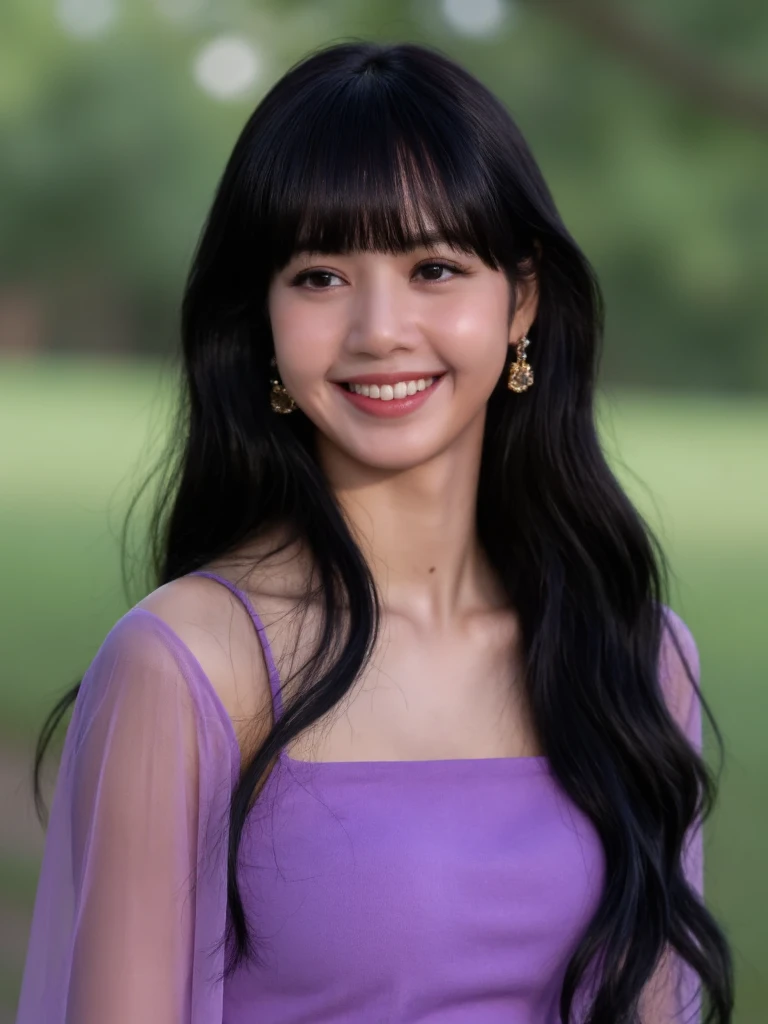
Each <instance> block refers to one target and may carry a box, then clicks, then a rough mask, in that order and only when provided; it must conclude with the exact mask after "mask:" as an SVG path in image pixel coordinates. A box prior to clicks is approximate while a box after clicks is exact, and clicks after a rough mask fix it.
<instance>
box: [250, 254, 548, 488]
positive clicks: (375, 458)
mask: <svg viewBox="0 0 768 1024" xmlns="http://www.w3.org/2000/svg"><path fill="white" fill-rule="evenodd" d="M510 294H511V293H510V285H509V282H508V280H507V278H506V276H505V274H504V273H503V272H502V271H500V270H499V271H495V270H492V269H491V268H490V267H488V266H487V265H486V264H484V263H483V262H482V261H481V260H480V259H479V257H477V256H474V255H467V254H466V253H462V252H461V251H460V250H454V249H452V248H451V247H449V246H448V245H447V244H445V243H443V242H441V241H437V242H435V243H434V245H433V247H431V248H430V249H415V250H413V251H412V252H410V253H407V254H405V255H392V254H389V253H382V252H353V253H348V254H345V255H328V254H322V255H321V254H313V253H300V254H297V255H296V256H295V257H294V258H293V259H292V260H291V262H290V263H289V264H288V265H287V266H286V267H284V268H283V270H282V271H280V272H279V273H278V274H276V275H275V277H274V278H273V280H272V282H271V284H270V289H269V294H268V310H269V316H270V320H271V325H272V332H273V338H274V344H275V354H276V358H277V366H278V370H279V372H280V376H281V378H282V381H283V384H284V385H285V387H286V388H287V390H288V392H289V393H290V394H291V395H292V396H293V398H294V400H295V401H296V403H297V405H298V406H299V407H300V408H301V409H302V410H303V412H304V413H305V414H306V415H307V416H308V417H309V419H310V420H311V421H312V422H313V423H314V424H315V426H316V427H317V429H318V430H319V431H320V432H321V433H322V434H323V435H324V438H325V442H324V445H327V444H330V445H331V446H332V447H334V448H336V449H338V450H340V451H341V452H343V453H345V454H346V455H347V456H348V457H351V458H353V459H355V460H357V461H359V462H361V463H364V464H366V465H368V466H370V467H371V468H377V469H381V470H402V469H407V468H410V467H413V466H416V465H419V464H421V463H423V462H426V461H427V460H428V459H430V458H431V457H433V456H435V455H437V454H438V453H440V452H442V451H445V450H446V449H447V448H449V447H450V446H451V445H452V444H454V443H456V442H457V441H458V440H459V438H461V437H462V436H463V435H466V433H467V431H474V430H476V431H478V433H479V435H480V436H482V429H483V426H484V422H485V407H486V402H487V400H488V397H489V396H490V394H491V391H492V390H493V388H494V386H495V385H496V382H497V381H498V379H499V375H500V374H501V373H502V371H503V370H504V368H505V365H506V363H507V361H508V351H509V350H508V345H509V344H510V343H516V342H517V341H519V339H520V338H521V337H522V336H523V335H524V334H525V333H526V332H527V330H528V328H529V327H530V325H531V323H532V322H533V320H534V317H535V311H536V289H535V283H534V282H533V281H531V282H529V283H528V284H525V283H522V284H521V285H519V286H518V304H517V310H516V314H515V317H514V321H513V322H512V323H511V324H510V321H509V311H510ZM513 351H514V350H513ZM430 380H431V383H430ZM350 384H352V385H355V386H354V387H352V388H350ZM366 392H367V393H366ZM512 397H513V396H512V393H511V392H510V400H512Z"/></svg>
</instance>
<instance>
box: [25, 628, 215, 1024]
mask: <svg viewBox="0 0 768 1024" xmlns="http://www.w3.org/2000/svg"><path fill="white" fill-rule="evenodd" d="M204 684H205V677H203V676H202V672H201V670H200V668H199V665H197V663H196V662H195V660H194V658H192V657H191V656H190V655H189V652H188V650H187V649H186V648H184V646H183V645H182V644H181V642H180V641H179V640H178V638H177V637H175V634H174V633H173V632H172V631H171V630H170V629H169V628H168V627H167V626H165V624H164V623H162V622H161V621H160V620H159V619H157V618H156V617H155V616H152V615H150V614H149V613H147V612H144V611H142V610H140V609H139V610H136V609H134V610H133V611H132V612H129V613H128V615H127V616H125V617H124V618H123V619H121V620H120V622H118V623H117V625H116V626H115V627H114V628H113V629H112V631H111V632H110V634H109V635H108V636H107V638H106V640H105V641H104V643H103V644H102V647H101V648H100V650H99V652H98V653H97V655H96V657H95V659H94V661H93V663H92V664H91V666H90V668H89V669H88V672H87V673H86V675H85V677H84V679H83V683H82V685H81V688H80V693H79V694H78V699H77V703H76V705H75V710H74V712H73V716H72V722H71V724H70V727H69V730H68V733H67V737H66V742H65V746H64V751H63V755H62V762H61V767H60V770H59V777H58V780H57V784H56V791H55V794H54V800H53V804H52V808H51V818H50V823H49V827H48V834H47V836H46V845H45V852H44V858H43V865H42V870H41V874H40V879H39V882H38V890H37V895H36V901H35V911H34V916H33V922H32V930H31V934H30V941H29V947H28V951H27V961H26V965H25V973H24V979H23V984H22V992H21V1000H20V1004H19V1012H18V1017H17V1024H40V1022H42V1021H45V1022H46V1024H103V1022H105V1021H109V1022H110V1024H217V1022H220V1021H221V1019H222V1018H221V1012H222V1011H221V1002H222V988H221V982H220V980H217V974H218V973H219V972H220V971H221V970H222V968H223V944H221V948H220V949H219V950H218V951H216V947H217V944H218V943H219V940H221V939H222V937H223V933H224V926H225V911H226V849H227V846H226V827H227V815H228V810H229V796H230V791H231V785H232V781H233V771H234V770H235V769H234V768H233V764H234V761H233V758H234V737H233V734H231V730H228V728H227V721H226V716H225V714H224V712H223V709H222V708H221V706H220V705H219V704H217V702H216V700H215V698H214V696H213V693H212V690H211V689H210V687H209V688H208V689H206V687H205V685H204Z"/></svg>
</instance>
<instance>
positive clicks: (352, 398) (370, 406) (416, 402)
mask: <svg viewBox="0 0 768 1024" xmlns="http://www.w3.org/2000/svg"><path fill="white" fill-rule="evenodd" d="M378 376H385V375H383V374H379V375H378ZM426 376H427V377H429V376H432V375H431V374H427V375H426ZM368 379H369V378H366V380H365V381H360V382H359V383H361V384H363V383H367V382H368ZM412 379H413V378H407V377H406V378H404V377H397V378H395V383H397V381H398V380H412ZM416 379H418V378H416ZM442 379H443V378H442V377H439V378H438V379H437V380H435V381H433V382H432V384H430V386H429V387H428V388H425V389H424V390H423V391H417V392H416V394H415V395H406V397H405V398H393V399H391V400H390V401H388V402H383V401H382V400H381V399H380V398H369V397H368V395H358V394H357V392H356V391H347V389H346V388H345V387H343V386H342V385H341V384H336V383H334V387H336V388H338V390H339V391H340V392H341V394H342V395H343V396H344V397H345V398H346V399H347V401H349V402H351V403H352V405H354V406H355V408H357V409H360V411H361V412H367V413H368V414H369V415H370V416H378V417H380V418H381V419H393V418H394V417H397V416H405V415H407V414H408V413H411V412H415V410H416V409H418V408H419V407H420V406H422V405H423V404H424V403H425V402H426V401H427V399H428V398H429V397H430V395H431V394H432V392H433V391H436V390H437V388H439V387H440V381H441V380H442ZM353 383H355V384H357V383H358V381H353ZM371 383H373V384H375V383H377V381H375V380H373V379H371ZM383 383H384V384H389V383H391V380H385V381H383Z"/></svg>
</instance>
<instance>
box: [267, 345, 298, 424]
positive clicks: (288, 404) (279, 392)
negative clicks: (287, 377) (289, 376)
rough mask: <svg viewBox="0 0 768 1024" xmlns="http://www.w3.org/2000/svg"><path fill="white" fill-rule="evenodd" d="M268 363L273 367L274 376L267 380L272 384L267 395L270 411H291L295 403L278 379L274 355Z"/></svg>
mask: <svg viewBox="0 0 768 1024" xmlns="http://www.w3.org/2000/svg"><path fill="white" fill-rule="evenodd" d="M269 365H270V366H272V367H275V376H274V378H273V379H272V380H270V382H269V383H270V384H271V385H272V391H271V393H270V396H269V404H270V405H271V406H272V411H273V412H293V410H294V409H295V408H296V403H295V402H294V400H293V398H292V397H291V396H290V395H289V394H288V392H287V391H286V389H285V386H284V385H283V384H282V383H281V381H280V375H279V374H278V372H277V360H276V359H275V357H274V356H272V358H271V359H270V361H269Z"/></svg>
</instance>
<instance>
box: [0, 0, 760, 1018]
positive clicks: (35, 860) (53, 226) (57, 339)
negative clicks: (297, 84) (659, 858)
mask: <svg viewBox="0 0 768 1024" xmlns="http://www.w3.org/2000/svg"><path fill="white" fill-rule="evenodd" d="M349 38H367V39H382V40H392V41H405V40H410V41H416V42H426V43H429V44H432V45H434V46H437V47H439V48H440V49H442V50H444V51H445V52H447V53H448V54H450V55H451V56H453V57H455V58H457V59H458V60H460V61H461V62H462V63H464V64H465V66H467V67H468V68H469V69H470V70H471V71H473V72H475V73H476V74H477V75H478V76H479V77H480V78H481V79H482V80H483V81H484V82H485V83H486V84H487V85H489V86H490V87H491V88H492V89H493V90H494V91H495V92H497V94H498V95H500V96H501V97H502V99H503V100H504V101H505V102H506V104H507V105H508V107H509V109H510V110H511V112H512V114H513V116H514V117H515V119H516V120H517V122H518V123H519V125H520V127H521V129H522V130H523V132H524V134H525V135H526V137H527V139H528V140H529V142H530V144H531V147H532V149H533V151H534V154H535V155H536V157H537V159H538V160H539V162H540V164H541V166H542V169H543V172H544V174H545V177H546V178H547V180H548V182H549V184H550V187H551V189H552V191H553V193H554V196H555V199H556V201H557V203H558V206H559V208H560V210H561V213H562V215H563V217H564V220H565V222H566V224H567V225H568V226H569V228H570V230H571V232H572V233H573V234H574V236H575V237H576V239H577V241H578V242H579V243H580V245H581V246H582V248H583V249H584V250H585V252H586V254H587V256H588V257H589V258H590V259H591V260H592V262H593V263H594V265H595V267H596V269H597V272H598V275H599V277H600V280H601V283H602V285H603V288H604V291H605V294H606V299H607V312H608V317H607V332H606V340H605V348H604V356H603V364H602V378H601V379H602V387H601V391H600V404H599V415H600V424H601V429H602V432H603V436H604V440H605V444H606V448H607V450H608V452H609V454H610V457H611V459H612V461H613V463H614V465H615V466H616V468H617V471H618V472H619V474H620V476H621V478H622V480H623V481H624V482H625V484H626V486H627V488H628V490H629V491H630V493H631V494H632V496H633V497H634V498H635V500H636V501H637V503H638V505H639V506H640V508H641V509H642V511H643V512H644V513H645V514H646V515H647V517H648V519H649V520H650V522H651V523H652V525H653V526H654V527H655V528H656V529H657V531H658V533H659V535H660V536H661V538H662V540H663V541H664V542H665V545H666V550H667V552H668V554H669V557H670V560H671V564H672V568H673V570H674V580H673V593H672V595H671V603H672V605H673V607H675V609H676V610H677V611H679V613H680V614H681V615H682V616H683V618H684V619H685V620H686V621H687V622H688V624H689V625H690V627H691V629H692V630H693V632H694V635H695V637H696V639H697V641H698V644H699V649H700V654H701V661H702V686H703V689H704V694H705V696H706V698H707V699H708V701H709V703H710V705H711V707H712V709H713V711H714V713H715V715H716V718H717V720H718V723H719V725H720V727H721V729H722V732H723V736H724V739H725V743H726V760H725V765H724V769H723V773H722V776H721V789H720V797H719V804H718V807H717V810H716V813H715V814H714V815H713V817H712V818H711V820H710V821H709V822H708V825H707V828H706V831H705V856H706V890H707V898H708V901H709V904H710V906H711V908H712V909H713V911H714V912H715V913H716V914H717V915H718V917H719V918H720V920H721V922H722V923H723V925H724V927H725V928H726V931H727V934H728V935H729V938H730V940H731V942H732V943H733V947H734V953H735V961H736V972H737V1013H736V1017H735V1020H736V1021H737V1022H738V1024H762V1022H764V1021H765V1019H766V1011H765V1006H766V1004H768V979H767V978H766V969H765V967H764V965H763V960H762V958H763V956H764V955H766V952H768V924H767V923H766V912H767V911H768V881H766V871H765V865H766V863H768V801H767V800H766V795H765V794H766V787H768V752H766V745H765V735H766V731H767V726H768V714H767V711H768V693H767V690H766V685H765V683H766V678H767V676H768V645H766V642H765V633H766V622H767V621H768V584H767V583H766V580H768V401H767V400H766V396H767V395H768V344H767V341H768V339H767V338H766V326H765V325H766V322H768V318H767V315H766V314H768V288H766V270H768V246H767V245H766V240H767V239H768V196H767V195H766V182H768V81H766V74H765V69H766V67H768V6H766V5H765V4H763V3H758V2H750V0H733V2H732V3H730V4H729V5H728V6H727V7H726V6H725V5H723V4H716V3H715V2H714V0H707V2H705V0H677V2H676V3H675V4H674V5H669V4H666V3H663V2H662V0H645V2H644V3H642V4H641V3H640V2H639V0H633V2H630V0H615V2H612V3H607V2H606V3H600V2H593V0H588V2H587V0H569V2H568V3H565V2H562V0H560V2H558V0H536V2H534V0H528V2H523V0H519V2H517V3H513V2H511V0H509V2H506V0H412V2H404V0H366V2H365V3H360V2H358V0H305V2H300V0H279V2H278V0H275V2H272V3H270V2H266V0H264V2H261V0H250V2H247V0H237V2H235V0H217V2H216V3H215V4H214V3H212V2H207V0H133V2H130V3H129V2H118V0H58V2H53V0H51V2H41V3H29V2H28V0H3V4H2V6H0V437H1V438H2V444H1V445H0V566H2V573H1V574H0V623H1V625H0V651H1V653H2V666H3V672H2V675H1V676H0V800H2V805H1V807H0V821H2V838H1V839H0V1024H5V1022H6V1021H11V1020H12V1019H13V1011H14V1007H15V1004H16V998H17V993H18V984H19V980H20V972H21V967H22V964H23V957H24V951H25V945H26V939H27V932H28V928H29V917H30V911H31V905H32V900H33V897H34V889H35V884H36V878H37V871H38V865H39V856H40V850H41V844H42V830H41V828H40V826H39V825H38V824H37V823H36V821H35V819H34V816H33V811H32V806H31V800H30V793H29V783H28V778H27V776H28V773H29V768H30V766H31V757H32V743H33V737H34V734H35V730H36V729H37V728H38V727H39V725H40V724H41V721H42V718H43V715H44V714H45V712H46V711H47V710H48V709H49V708H50V707H51V705H52V703H53V702H54V700H55V699H56V697H57V696H58V695H60V694H61V693H62V692H63V690H64V689H65V688H67V687H68V686H70V685H72V683H74V681H75V680H76V679H78V678H79V677H80V676H81V675H82V673H83V671H84V669H85V668H86V667H87V665H88V663H89V661H90V659H91V658H92V657H93V655H94V653H95V651H96V648H97V647H98V645H99V643H100V642H101V640H102V639H103V637H104V635H105V633H106V632H107V631H108V630H109V628H110V627H111V625H112V624H113V623H114V621H115V620H116V619H117V618H118V617H119V616H120V615H121V614H122V613H123V612H124V611H125V610H127V608H128V607H130V605H131V604H132V603H134V602H135V601H136V600H138V599H139V598H140V597H142V596H143V593H142V591H141V588H140V587H138V588H134V591H133V592H132V593H128V594H126V593H124V591H123V587H122V582H121V579H120V565H119V548H118V539H119V532H120V528H121V525H122V518H123V516H124V513H125V509H126V506H127V502H128V500H129V498H130V497H131V496H132V494H133V492H134V490H135V488H136V487H137V485H138V484H139V482H140V481H141V479H142V476H143V473H144V472H145V470H146V469H147V468H148V467H149V464H150V459H151V457H152V455H153V454H154V453H155V449H156V445H157V443H158V442H159V441H160V440H161V439H162V436H163V430H164V426H165V423H166V415H167V412H168V409H169V403H170V401H171V399H172V383H171V381H172V378H171V376H170V372H169V366H170V361H171V359H172V356H173V351H174V346H175V344H176V339H177V321H178V307H179V300H180V297H181V290H182V287H183V281H184V275H185V271H186V269H187V266H188V263H189V259H190V256H191V252H192V248H193V246H194V243H195V240H196V238H197V235H198V232H199V230H200V226H201V224H202V222H203V219H204V217H205V214H206V211H207V207H208V204H209V202H210V200H211V198H212V193H213V189H214V187H215V184H216V182H217V179H218V176H219V175H220V173H221V171H222V169H223V166H224V162H225V160H226V158H227V156H228V154H229V151H230V149H231V146H232V144H233V143H234V140H235V138H236V136H237V134H238V132H239V130H240V128H241V127H242V125H243V123H244V121H245V119H246V117H247V116H248V114H249V112H250V111H251V109H252V108H253V106H254V105H255V104H256V103H257V102H258V99H259V97H260V96H261V95H262V94H263V93H264V91H265V90H266V89H267V88H268V87H269V86H270V85H271V84H272V83H273V82H274V81H275V80H276V79H277V78H278V77H279V76H280V75H281V74H282V73H283V72H284V71H285V70H286V69H287V68H288V67H289V66H290V64H292V63H293V62H294V61H296V60H298V59H300V58H301V57H302V56H304V55H305V54H306V53H307V52H308V51H309V50H311V49H313V48H315V47H317V46H319V45H321V44H325V43H329V42H332V41H341V40H343V39H349ZM531 358H532V361H533V362H534V365H535V361H534V357H533V356H532V357H531ZM137 525H138V527H139V528H140V526H141V518H140V517H139V519H138V520H137ZM133 550H134V553H135V555H136V558H137V562H136V563H133V564H132V565H131V566H130V568H132V569H133V568H135V569H136V572H137V578H138V574H139V573H140V570H141V565H140V560H141V550H142V549H141V534H140V529H139V532H138V533H137V534H136V536H135V543H134V544H133ZM705 745H706V751H707V754H708V756H709V757H710V759H711V761H712V763H713V765H714V766H715V767H717V764H718V762H717V758H716V749H715V747H714V743H713V742H712V737H711V735H710V730H709V727H708V724H705ZM52 778H53V775H52V772H49V782H52ZM48 793H49V795H50V786H49V790H48Z"/></svg>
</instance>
